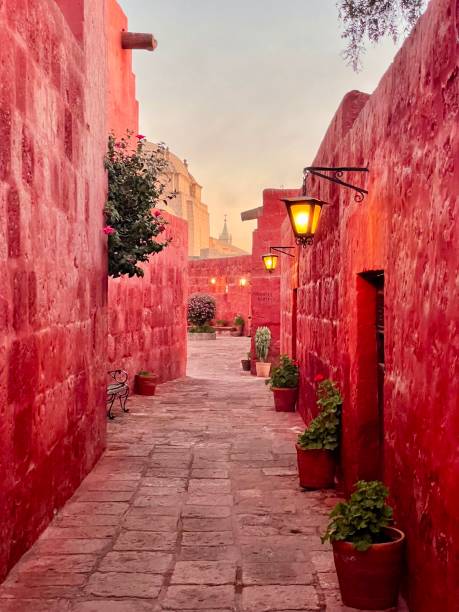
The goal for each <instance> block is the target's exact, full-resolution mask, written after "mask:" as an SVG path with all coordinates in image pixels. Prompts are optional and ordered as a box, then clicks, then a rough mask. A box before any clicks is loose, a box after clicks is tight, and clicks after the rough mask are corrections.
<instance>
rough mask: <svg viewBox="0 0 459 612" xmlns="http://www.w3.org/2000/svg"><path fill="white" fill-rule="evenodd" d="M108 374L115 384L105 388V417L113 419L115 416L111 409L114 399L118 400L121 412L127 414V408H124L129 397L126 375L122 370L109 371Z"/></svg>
mask: <svg viewBox="0 0 459 612" xmlns="http://www.w3.org/2000/svg"><path fill="white" fill-rule="evenodd" d="M108 374H110V376H111V377H112V378H113V380H114V381H115V382H112V383H110V384H109V385H108V386H107V406H108V410H107V416H108V418H109V419H114V418H115V415H114V414H113V413H112V408H113V404H114V403H115V400H116V399H118V400H119V402H120V406H121V408H122V409H123V412H129V408H126V402H127V398H128V396H129V385H128V384H127V379H128V373H127V372H125V371H124V370H111V371H110V372H108Z"/></svg>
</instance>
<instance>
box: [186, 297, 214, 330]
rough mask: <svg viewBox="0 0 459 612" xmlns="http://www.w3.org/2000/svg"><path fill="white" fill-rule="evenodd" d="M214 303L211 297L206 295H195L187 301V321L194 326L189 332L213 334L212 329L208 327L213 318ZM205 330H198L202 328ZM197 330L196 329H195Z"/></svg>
mask: <svg viewBox="0 0 459 612" xmlns="http://www.w3.org/2000/svg"><path fill="white" fill-rule="evenodd" d="M215 312H216V303H215V299H214V298H213V297H212V296H211V295H207V294H206V293H195V294H194V295H192V296H190V298H189V299H188V321H189V323H191V324H192V325H194V326H195V327H194V329H191V330H190V331H191V332H206V333H208V332H213V331H214V328H213V327H211V326H210V325H209V323H210V321H211V320H212V319H213V318H214V317H215ZM203 327H205V329H199V328H203ZM197 328H198V329H197Z"/></svg>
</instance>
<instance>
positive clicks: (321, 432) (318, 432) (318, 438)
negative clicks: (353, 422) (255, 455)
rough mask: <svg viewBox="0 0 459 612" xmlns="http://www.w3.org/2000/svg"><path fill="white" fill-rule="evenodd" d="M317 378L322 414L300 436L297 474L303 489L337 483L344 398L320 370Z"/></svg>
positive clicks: (323, 487)
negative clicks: (336, 472)
mask: <svg viewBox="0 0 459 612" xmlns="http://www.w3.org/2000/svg"><path fill="white" fill-rule="evenodd" d="M315 382H317V383H318V386H317V396H318V399H317V405H318V407H319V414H318V415H317V416H316V417H315V418H314V419H313V420H312V421H311V422H310V423H309V425H308V427H307V428H306V429H305V431H304V432H303V433H302V434H300V435H299V436H298V441H297V444H296V454H297V460H298V475H299V478H300V486H301V487H303V488H304V489H327V488H330V487H333V486H334V483H335V471H336V450H337V448H338V446H339V439H340V429H341V406H342V403H343V399H342V397H341V393H340V392H339V389H338V387H337V386H336V383H334V382H333V381H332V380H330V379H328V378H327V379H325V378H324V377H323V376H322V375H320V374H319V375H318V376H316V378H315Z"/></svg>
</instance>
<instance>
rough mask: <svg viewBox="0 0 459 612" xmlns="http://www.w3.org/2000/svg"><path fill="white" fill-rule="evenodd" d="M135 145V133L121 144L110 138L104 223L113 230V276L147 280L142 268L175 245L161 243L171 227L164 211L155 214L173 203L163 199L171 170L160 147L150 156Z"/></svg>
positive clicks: (110, 265)
mask: <svg viewBox="0 0 459 612" xmlns="http://www.w3.org/2000/svg"><path fill="white" fill-rule="evenodd" d="M131 141H132V133H131V132H128V133H127V136H126V137H124V138H121V139H120V140H116V138H115V137H114V136H113V135H110V137H109V139H108V151H107V155H106V156H105V168H106V170H107V173H108V199H107V203H106V205H105V217H106V223H107V226H108V229H109V230H112V229H113V230H114V231H113V233H110V235H109V236H108V273H109V275H110V276H113V277H117V276H122V275H123V274H127V275H128V276H143V275H144V273H143V270H142V268H140V267H139V266H138V265H137V264H138V263H139V262H146V261H148V258H149V257H150V255H152V254H154V253H159V252H160V251H162V250H163V249H164V247H165V246H167V244H168V243H169V242H170V240H163V241H159V240H157V238H158V237H159V236H160V234H162V233H163V232H164V230H165V228H166V225H167V222H166V220H165V219H164V218H163V217H162V216H161V214H160V211H156V216H155V214H152V209H153V208H154V207H155V206H156V205H157V204H158V203H159V202H165V201H166V200H167V199H171V198H172V197H174V196H167V198H163V193H164V190H165V184H166V180H167V178H166V175H167V170H168V162H167V159H166V155H165V151H166V150H165V148H164V147H163V146H158V147H157V148H156V149H154V150H150V151H146V150H145V141H144V140H143V139H142V138H140V137H139V140H138V142H137V144H136V145H134V144H133V143H132V142H131ZM107 233H108V232H107Z"/></svg>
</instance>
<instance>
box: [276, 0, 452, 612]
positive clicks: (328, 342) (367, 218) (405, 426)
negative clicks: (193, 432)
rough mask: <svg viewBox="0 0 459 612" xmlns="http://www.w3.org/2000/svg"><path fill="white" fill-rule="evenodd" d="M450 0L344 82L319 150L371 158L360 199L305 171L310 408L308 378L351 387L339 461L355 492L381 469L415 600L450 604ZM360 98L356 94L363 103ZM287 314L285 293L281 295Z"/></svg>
mask: <svg viewBox="0 0 459 612" xmlns="http://www.w3.org/2000/svg"><path fill="white" fill-rule="evenodd" d="M457 35H458V24H457V2H456V1H454V0H432V1H431V3H430V5H429V8H428V10H427V13H426V15H425V16H424V17H423V18H422V19H421V20H420V22H419V23H418V25H417V26H416V28H415V30H414V32H413V34H412V36H411V37H410V38H409V39H408V40H407V41H406V43H405V44H404V46H403V48H402V49H401V51H400V52H399V53H398V55H397V56H396V58H395V60H394V63H393V64H392V66H391V67H390V69H389V70H388V71H387V73H386V74H385V76H384V77H383V79H382V80H381V83H380V84H379V86H378V88H377V89H376V91H375V92H374V94H373V95H372V96H371V97H370V98H369V99H366V97H365V96H364V95H362V94H359V93H358V92H352V93H351V94H350V95H348V96H347V97H346V98H345V99H344V101H343V104H342V105H341V107H340V109H339V110H338V113H337V115H336V117H335V119H334V120H333V123H332V125H331V128H330V130H329V132H328V133H327V136H326V138H325V140H324V142H323V143H322V146H321V148H320V150H319V153H318V155H317V157H316V159H315V162H316V163H317V164H321V165H334V164H335V165H336V164H346V165H362V164H363V165H364V164H366V163H369V168H370V174H369V176H368V177H367V178H365V177H364V176H363V175H359V174H350V175H347V178H348V179H349V181H350V182H351V183H352V182H353V183H357V184H362V185H366V186H367V188H368V190H369V195H368V196H367V197H366V198H365V200H364V201H363V202H362V203H357V202H355V201H354V199H353V193H352V192H350V191H348V190H346V189H344V188H341V189H340V188H338V187H335V186H332V185H331V184H327V183H326V182H325V181H320V182H314V183H312V184H311V188H310V191H311V193H312V194H314V195H317V196H319V197H322V198H323V199H324V200H326V201H329V202H331V203H332V204H333V206H330V207H328V208H327V209H326V211H325V213H324V218H323V219H322V221H321V227H320V229H319V232H318V236H317V238H316V241H315V244H314V246H313V247H312V248H309V249H305V250H303V251H302V255H301V260H300V262H299V268H300V271H299V277H300V278H299V284H300V286H299V291H298V313H297V318H298V342H297V345H298V357H299V360H300V362H301V364H302V374H301V376H302V378H301V382H302V398H301V407H302V410H303V412H305V413H306V414H307V417H309V416H310V415H311V414H312V413H313V393H312V379H313V377H314V375H315V374H316V373H318V372H323V373H324V374H326V375H331V376H333V377H334V378H335V379H337V380H338V381H339V382H340V384H341V386H342V389H343V392H344V398H345V401H344V408H343V448H342V469H343V477H344V484H345V486H346V488H347V489H348V490H349V489H350V487H351V486H352V483H353V482H355V480H357V479H359V478H374V477H378V476H379V475H380V473H381V470H382V473H383V476H384V480H385V481H386V483H387V484H388V485H389V487H390V489H391V497H392V503H393V504H394V506H395V515H396V518H397V521H398V524H399V525H400V526H401V528H402V529H404V530H405V531H406V534H407V568H408V572H407V582H406V593H407V597H408V602H409V606H410V610H413V611H415V612H431V611H432V610H445V611H447V612H455V611H456V610H457V604H458V601H459V581H458V576H459V548H458V542H459V511H458V507H459V498H458V493H457V482H458V480H459V446H458V442H457V441H458V439H459V406H458V397H459V388H458V387H459V376H458V369H457V364H458V352H457V343H455V337H457V311H458V304H457V288H455V282H456V279H457V277H458V273H459V270H458V260H457V244H458V241H459V236H458V233H459V232H458V222H457V218H456V215H457V205H458V194H459V148H458V141H459V139H458V126H459V121H458V113H459V95H458V91H459V87H458V68H457V63H458V48H457ZM362 106H363V108H361V110H360V112H359V108H360V107H362ZM378 270H383V271H384V274H385V290H384V293H385V311H384V323H385V384H384V416H383V436H384V437H383V445H380V443H379V439H378V436H379V423H378V412H377V404H376V399H377V396H376V368H375V367H374V366H375V361H376V356H375V344H374V334H375V324H374V320H373V319H374V307H375V303H374V294H373V292H372V291H373V290H372V289H371V285H370V284H369V283H368V282H367V281H366V280H365V279H364V278H363V277H362V276H360V274H361V273H365V272H368V271H378ZM283 309H284V311H285V314H284V315H283V317H284V318H285V320H287V318H288V313H289V303H288V300H287V299H285V301H283Z"/></svg>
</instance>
